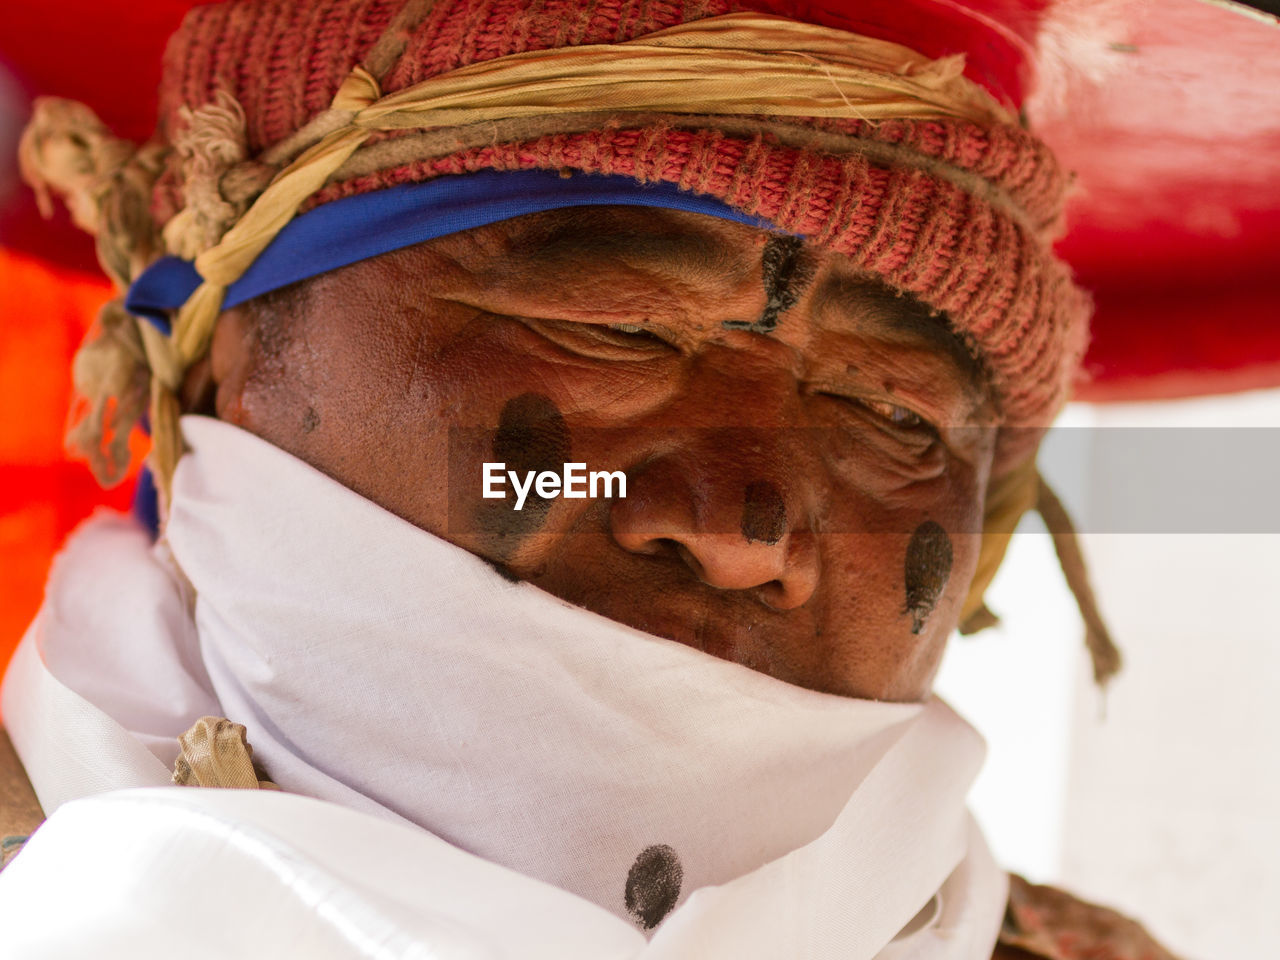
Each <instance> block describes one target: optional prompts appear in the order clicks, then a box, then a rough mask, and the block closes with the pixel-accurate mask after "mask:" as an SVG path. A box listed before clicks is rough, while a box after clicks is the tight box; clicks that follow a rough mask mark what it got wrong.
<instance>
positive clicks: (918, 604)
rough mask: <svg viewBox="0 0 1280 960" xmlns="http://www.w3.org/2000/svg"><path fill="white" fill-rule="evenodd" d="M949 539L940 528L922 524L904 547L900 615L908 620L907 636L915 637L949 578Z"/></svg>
mask: <svg viewBox="0 0 1280 960" xmlns="http://www.w3.org/2000/svg"><path fill="white" fill-rule="evenodd" d="M951 562H952V551H951V538H950V537H948V536H947V531H945V530H943V529H942V525H941V524H939V523H937V522H935V521H933V520H926V521H925V522H924V523H922V524H920V526H918V527H916V531H915V533H913V534H912V535H911V542H910V543H909V544H907V560H906V564H905V570H904V574H905V579H906V588H907V605H906V607H905V609H904V611H903V612H904V613H907V614H909V615H910V616H911V632H912V633H919V632H920V631H921V630H923V629H924V622H925V620H927V619H928V617H929V614H931V613H932V612H933V608H934V607H935V606H936V605H937V603H938V598H939V597H941V596H942V591H943V589H944V588H945V587H946V585H947V581H948V580H949V579H950V578H951Z"/></svg>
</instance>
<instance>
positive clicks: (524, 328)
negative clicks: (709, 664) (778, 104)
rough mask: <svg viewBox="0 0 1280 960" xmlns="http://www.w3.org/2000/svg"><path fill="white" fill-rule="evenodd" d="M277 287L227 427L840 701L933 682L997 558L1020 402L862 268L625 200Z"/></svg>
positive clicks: (615, 615) (660, 629) (226, 389)
mask: <svg viewBox="0 0 1280 960" xmlns="http://www.w3.org/2000/svg"><path fill="white" fill-rule="evenodd" d="M274 302H275V303H277V304H279V303H282V302H284V303H288V304H289V305H290V307H289V309H288V311H287V313H288V315H287V316H275V317H272V316H264V315H263V314H264V312H265V310H264V308H258V309H255V310H246V309H238V310H233V311H228V312H227V313H225V314H224V315H223V317H222V318H221V320H220V322H219V326H218V329H217V332H216V334H215V338H214V346H213V350H212V354H211V369H212V373H213V378H214V381H215V382H216V383H217V385H218V392H217V400H216V409H217V413H218V415H219V416H220V417H222V418H223V419H226V420H229V421H231V422H233V423H236V424H239V425H240V426H242V427H245V428H246V429H248V430H250V431H252V432H254V433H256V434H258V435H260V436H262V437H263V438H265V439H266V440H268V441H270V442H272V443H274V444H276V445H277V446H279V447H281V448H283V449H285V450H287V451H289V452H290V453H293V454H294V455H296V456H298V457H300V458H301V459H303V460H305V461H308V462H309V463H311V464H313V465H314V466H316V467H318V468H319V469H320V470H322V471H324V472H325V473H327V474H329V475H330V476H332V477H333V478H335V479H336V480H338V481H339V482H341V483H343V484H344V485H346V486H348V487H350V488H351V489H353V490H355V491H357V492H358V493H360V494H362V495H364V496H365V497H367V498H368V499H370V500H373V501H374V502H376V503H379V504H381V505H382V506H384V507H385V508H387V509H388V510H390V511H392V512H393V513H396V514H398V515H399V516H401V517H403V518H404V519H406V520H408V521H410V522H411V523H414V524H416V525H417V526H419V527H421V528H422V529H424V530H427V531H430V532H431V533H434V534H437V535H439V536H441V537H444V538H445V539H447V540H450V541H452V542H453V543H456V544H458V545H459V546H461V547H463V548H465V549H467V550H469V551H471V552H472V553H475V554H477V555H479V556H481V557H484V558H486V559H488V560H490V561H491V562H493V563H494V564H495V565H497V566H498V567H499V569H500V570H501V571H503V572H504V573H506V574H507V575H510V576H514V577H519V578H521V579H524V580H528V581H529V582H531V583H533V584H536V585H537V586H538V587H540V588H542V589H544V590H547V591H548V592H550V593H552V594H555V595H557V596H560V597H563V598H565V599H566V600H569V601H571V602H573V603H576V604H579V605H581V606H583V607H585V608H587V609H589V610H593V611H595V612H597V613H600V614H602V615H603V616H606V617H609V618H610V619H613V620H616V621H619V622H621V623H624V624H628V625H630V626H633V627H636V628H638V629H640V630H644V631H646V632H649V633H652V634H656V635H659V636H664V637H669V638H671V639H673V640H677V641H679V642H681V643H685V644H689V645H690V646H693V647H696V648H698V649H700V650H704V651H706V652H707V653H711V654H714V655H716V656H719V657H724V658H726V659H729V660H733V661H736V662H739V663H742V664H744V665H746V666H749V667H751V668H753V669H756V670H760V671H763V672H764V673H767V674H770V675H772V676H774V677H777V678H779V679H782V680H785V681H788V682H791V683H795V684H799V685H801V686H805V687H809V688H812V689H816V690H823V691H828V692H833V693H839V694H845V695H851V696H859V697H867V698H875V699H885V700H916V699H920V698H922V697H924V696H925V695H926V694H927V692H928V690H929V686H930V684H931V682H932V678H933V674H934V672H935V671H936V668H937V665H938V662H939V659H940V657H941V653H942V649H943V645H944V643H945V641H946V638H947V636H948V635H949V633H950V632H951V631H952V629H954V627H955V625H956V621H957V618H958V616H959V608H960V604H961V602H962V601H963V599H964V595H965V593H966V589H967V586H968V583H969V580H970V578H971V576H972V573H973V570H974V566H975V563H976V559H977V552H978V546H979V537H978V536H977V535H976V532H975V531H977V530H979V529H980V527H981V515H982V501H983V495H984V492H985V488H986V481H987V473H988V470H989V468H990V463H991V455H992V447H993V438H994V430H991V429H973V428H974V427H989V426H990V425H991V423H992V413H991V409H992V405H991V402H990V399H989V397H988V395H987V391H986V387H985V386H984V381H983V377H982V374H981V371H980V369H979V368H978V366H977V365H976V364H975V363H974V362H973V361H972V360H971V359H970V358H969V357H968V355H967V354H966V353H965V352H964V350H963V348H962V347H961V346H960V345H959V343H958V342H957V341H956V340H955V339H954V338H953V337H952V335H951V334H950V333H948V332H947V331H946V329H945V324H944V322H943V321H942V320H940V319H938V318H931V317H929V316H928V312H927V310H925V309H924V308H923V307H921V306H920V305H919V304H916V303H914V302H912V301H910V300H908V299H905V298H899V297H895V296H894V295H893V294H892V293H890V292H887V291H886V290H885V289H884V288H883V287H881V286H879V285H878V284H876V283H875V282H874V281H872V280H869V279H868V278H866V277H865V276H859V275H858V274H856V273H855V272H853V271H852V269H851V268H850V267H849V266H848V263H847V261H846V260H845V259H844V258H843V257H842V256H840V255H838V254H833V253H829V252H826V251H823V250H820V249H818V248H816V247H811V246H808V245H805V244H803V243H801V242H800V241H798V240H796V239H794V238H788V237H779V236H775V235H773V234H769V233H766V232H763V231H760V230H756V229H753V228H750V227H746V226H742V225H738V224H733V223H729V222H725V221H721V220H717V219H713V218H708V217H702V216H698V215H694V214H685V213H678V212H673V211H664V210H652V209H637V208H626V207H600V208H590V209H585V210H573V211H557V212H553V213H548V214H539V215H535V216H530V217H522V218H519V219H516V220H511V221H507V222H504V223H501V224H497V225H494V226H491V227H486V228H482V229H478V230H472V231H468V232H466V233H461V234H456V235H453V236H449V237H445V238H442V239H440V240H436V241H432V242H429V243H426V244H422V245H419V246H416V247H412V248H408V249H405V250H401V251H398V252H396V253H392V254H387V255H384V256H382V257H378V258H376V259H373V260H368V261H364V262H362V263H358V264H355V265H352V266H350V267H346V268H344V269H342V270H338V271H334V272H332V273H329V274H326V275H323V276H320V277H318V278H316V279H315V280H313V281H310V282H308V283H307V284H306V285H305V286H304V287H301V288H299V290H298V291H297V293H296V295H292V296H286V297H278V298H276V300H275V301H274ZM496 461H501V462H504V463H505V464H506V467H507V469H513V470H517V471H518V472H519V473H520V474H521V475H524V474H525V473H526V472H527V471H530V470H534V471H542V470H550V471H554V472H556V473H561V472H562V468H563V464H564V463H565V462H571V461H576V462H582V463H585V464H586V469H587V470H588V471H615V470H620V471H624V472H625V474H626V477H627V495H626V497H625V498H619V497H616V496H615V497H614V498H612V499H604V498H596V499H566V498H563V497H559V498H552V499H544V498H539V497H538V496H537V495H536V494H535V493H531V494H530V496H529V499H528V500H527V501H526V502H525V504H524V506H523V509H521V510H519V511H517V510H515V509H514V506H515V497H514V495H511V496H510V497H509V498H508V499H507V500H506V501H501V500H494V499H485V498H483V497H482V491H483V483H482V481H483V469H482V464H483V463H485V462H496ZM505 489H506V490H508V491H510V489H511V483H510V482H509V481H508V482H507V483H506V486H505ZM317 522H323V518H317ZM431 575H432V574H431V571H426V570H424V571H423V576H431Z"/></svg>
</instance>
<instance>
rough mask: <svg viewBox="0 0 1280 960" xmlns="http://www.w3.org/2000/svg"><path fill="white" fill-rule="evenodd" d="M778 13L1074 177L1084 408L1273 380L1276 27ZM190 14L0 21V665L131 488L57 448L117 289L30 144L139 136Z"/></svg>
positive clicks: (864, 7) (175, 3) (831, 8)
mask: <svg viewBox="0 0 1280 960" xmlns="http://www.w3.org/2000/svg"><path fill="white" fill-rule="evenodd" d="M765 3H766V4H769V5H771V6H772V7H773V8H775V9H776V10H777V12H780V13H787V12H790V13H793V14H794V15H798V16H811V17H812V18H813V19H815V20H816V21H818V22H824V23H827V24H829V25H832V26H838V27H843V28H846V29H850V30H856V31H859V32H862V33H867V34H871V35H874V36H880V37H882V38H884V39H888V40H893V41H896V42H900V43H904V44H906V45H908V46H912V47H914V48H916V49H918V50H920V51H921V52H923V53H926V54H928V55H930V56H941V55H944V54H948V53H956V52H964V53H966V54H967V57H968V60H967V68H966V73H967V74H968V75H969V77H970V78H971V79H973V80H975V81H977V82H979V83H982V84H983V85H984V86H986V87H987V88H988V89H989V90H991V92H992V93H993V94H995V95H996V96H997V97H998V98H999V99H1001V100H1003V101H1005V102H1006V103H1014V104H1018V103H1022V104H1023V106H1024V108H1025V110H1026V113H1027V115H1028V117H1029V119H1030V121H1031V124H1032V126H1033V128H1034V129H1036V130H1037V131H1038V132H1039V133H1040V134H1041V136H1043V137H1044V138H1045V139H1046V140H1048V141H1049V142H1050V143H1051V144H1052V145H1053V146H1054V147H1055V149H1056V150H1057V152H1058V155H1059V156H1060V157H1061V159H1062V161H1063V163H1064V164H1065V165H1066V166H1067V167H1068V168H1070V169H1072V170H1074V171H1075V172H1076V175H1077V182H1078V185H1079V189H1078V190H1077V192H1076V193H1075V195H1074V197H1073V199H1072V201H1071V204H1070V208H1069V223H1070V227H1071V229H1070V232H1069V234H1068V235H1067V236H1066V237H1065V238H1064V239H1063V240H1062V241H1061V243H1060V245H1059V248H1060V251H1061V253H1062V254H1063V256H1064V257H1065V258H1066V259H1067V260H1068V262H1070V263H1071V264H1072V265H1073V267H1074V268H1075V271H1076V273H1077V275H1078V277H1079V278H1080V281H1081V282H1082V284H1083V285H1084V286H1085V287H1087V288H1088V289H1090V290H1092V291H1093V293H1094V296H1095V300H1096V305H1097V312H1096V317H1095V322H1094V335H1093V343H1092V346H1091V347H1090V350H1089V354H1088V357H1087V358H1086V363H1085V373H1086V375H1087V380H1086V381H1085V382H1084V383H1082V384H1081V385H1080V388H1079V390H1078V394H1077V395H1078V397H1079V398H1081V399H1084V400H1094V401H1110V400H1140V399H1159V398H1171V397H1181V396H1191V395H1196V394H1205V393H1223V392H1230V391H1237V390H1245V389H1252V388H1257V387H1268V386H1276V385H1280V322H1277V321H1278V320H1280V271H1277V269H1276V260H1277V256H1276V252H1277V250H1278V249H1280V242H1278V241H1280V27H1278V26H1277V23H1276V21H1275V18H1273V17H1271V16H1269V15H1267V14H1264V13H1260V12H1258V11H1255V10H1251V9H1249V8H1248V7H1244V6H1241V5H1239V4H1233V3H1228V2H1221V0H1163V2H1162V3H1160V4H1158V5H1156V4H1151V3H1147V2H1144V0H765ZM194 5H195V4H194V3H193V2H190V0H128V2H125V0H58V2H55V3H48V2H35V0H29V2H17V3H9V4H8V5H6V7H5V9H4V11H3V13H0V24H2V25H3V29H2V30H0V111H3V115H0V316H2V317H3V322H4V326H3V328H2V332H0V417H2V419H0V478H2V480H0V482H2V483H3V503H4V513H3V518H2V519H0V550H3V551H4V557H5V569H6V571H7V572H8V576H6V577H4V578H0V658H3V657H4V656H5V655H7V651H8V649H9V648H10V647H11V646H12V644H13V643H14V642H16V640H17V638H18V635H19V633H20V632H21V630H22V628H23V627H24V626H25V624H26V623H27V621H28V620H29V619H30V617H31V616H32V614H33V613H34V611H35V609H36V607H37V606H38V604H39V599H40V594H41V587H42V584H43V580H44V576H45V572H46V569H47V566H48V562H49V559H50V557H51V556H52V553H53V551H54V550H55V549H56V547H57V545H58V544H59V543H60V542H61V540H62V538H63V537H64V536H65V535H66V533H67V531H68V530H69V529H70V527H71V526H72V525H73V524H74V523H75V522H76V521H77V520H79V518H80V517H82V516H83V515H84V514H85V513H87V512H88V511H89V509H91V507H92V506H93V505H94V504H96V503H102V502H112V503H114V504H116V505H122V504H124V503H126V502H127V500H128V496H129V491H128V489H127V485H126V489H121V490H117V491H114V492H109V493H106V494H104V493H102V492H101V491H99V490H97V488H96V486H95V485H94V483H93V480H92V478H91V477H90V475H89V473H88V470H87V469H86V468H85V467H84V466H83V465H80V464H74V463H70V462H68V461H67V460H66V459H65V457H64V454H63V453H62V445H61V434H62V430H63V427H64V423H65V411H66V407H67V395H68V391H69V387H70V381H69V367H70V359H71V355H72V353H73V352H74V350H75V347H76V345H77V344H78V342H79V339H80V337H81V336H82V334H83V332H84V330H85V329H87V327H88V325H89V323H90V322H91V321H92V318H93V315H94V313H95V312H96V309H97V306H98V305H99V304H100V303H101V302H103V301H104V300H106V299H107V297H109V296H110V295H111V291H110V289H109V288H108V286H107V284H106V282H105V281H104V280H102V279H101V275H100V274H99V272H98V270H97V266H96V262H95V259H94V255H93V245H92V241H91V240H90V238H88V237H87V236H85V235H84V234H81V233H80V232H79V231H77V230H76V229H75V228H74V227H72V225H71V223H70V221H69V219H68V218H67V217H66V215H65V213H62V212H60V213H59V214H58V215H57V216H56V217H55V218H54V219H53V220H52V221H44V220H42V219H40V217H39V215H38V213H37V211H36V208H35V203H34V198H33V196H32V195H31V193H30V192H29V191H27V190H26V189H25V188H22V187H21V186H20V185H19V184H18V182H17V172H16V168H15V166H16V165H15V162H14V149H13V148H14V145H15V142H16V136H17V131H18V130H19V129H20V128H21V125H22V123H23V122H24V121H25V118H26V114H27V112H28V110H29V101H30V98H31V97H33V96H36V95H40V94H46V95H54V96H62V97H69V98H72V99H76V100H81V101H83V102H85V103H87V104H89V105H90V106H91V107H92V108H93V109H94V110H95V111H96V112H97V113H98V115H99V116H100V117H101V118H102V119H103V120H104V121H105V122H106V123H107V125H108V126H110V127H111V128H112V129H113V130H114V131H115V132H116V133H117V134H119V135H121V136H125V137H128V138H130V139H132V140H135V141H138V142H141V141H142V140H145V139H146V138H147V136H148V135H149V134H150V132H151V129H152V126H153V124H154V116H155V102H156V95H155V94H156V87H157V85H158V83H159V77H160V56H161V51H162V50H163V48H164V43H165V40H166V38H167V37H168V35H169V34H170V33H172V32H173V30H174V29H175V28H176V27H177V25H178V23H179V21H180V20H181V18H182V15H183V14H184V13H185V11H186V10H187V9H189V8H190V7H191V6H194ZM753 5H754V4H753ZM6 73H7V74H8V76H7V77H5V76H4V74H6ZM6 83H7V86H8V89H4V88H3V87H4V86H5V84H6ZM1032 89H1034V91H1035V92H1034V93H1033V94H1032V96H1031V97H1030V98H1029V99H1027V98H1025V94H1026V93H1027V91H1028V90H1032Z"/></svg>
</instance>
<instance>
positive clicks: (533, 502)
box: [476, 393, 572, 554]
mask: <svg viewBox="0 0 1280 960" xmlns="http://www.w3.org/2000/svg"><path fill="white" fill-rule="evenodd" d="M571 446H572V445H571V443H570V440H569V428H568V427H567V426H566V425H565V422H564V417H563V416H561V414H560V411H559V410H558V409H557V408H556V405H555V404H554V403H552V402H551V399H550V398H549V397H546V396H544V395H543V394H540V393H524V394H521V395H520V396H518V397H513V398H512V399H510V400H508V401H507V402H506V404H504V405H503V407H502V413H501V415H500V416H499V417H498V429H497V430H496V431H495V432H494V435H493V447H492V450H493V460H494V462H497V463H504V464H506V466H505V467H504V468H503V469H504V472H505V471H508V470H514V471H515V472H516V473H517V474H519V476H520V477H521V479H522V481H523V478H524V477H525V476H526V475H527V474H528V473H529V472H530V471H532V472H533V473H534V474H535V475H536V474H538V473H541V472H543V471H544V470H546V471H551V472H552V473H556V474H559V473H562V472H563V470H564V465H565V463H567V462H568V461H569V460H570V459H571V457H570V450H571ZM505 489H506V491H507V494H508V495H507V499H506V500H503V501H501V502H495V501H485V502H484V503H482V505H481V507H480V510H479V512H478V513H477V515H476V524H477V526H478V527H479V528H480V530H481V532H483V533H487V534H492V535H494V536H496V537H498V538H499V539H500V540H501V539H505V538H519V537H523V536H527V535H528V534H530V533H533V532H534V531H536V530H538V529H539V528H540V527H541V526H542V525H543V523H545V522H546V519H547V512H548V511H549V510H550V508H551V501H550V500H548V499H546V498H544V497H540V496H538V493H537V490H536V489H532V488H531V489H530V491H529V495H528V498H527V499H526V500H525V502H524V507H523V509H521V510H516V509H515V494H514V493H513V492H512V490H511V484H510V483H507V484H506V487H505ZM514 546H515V544H514V543H511V542H509V541H508V542H507V543H505V544H502V543H499V544H495V545H494V548H495V550H497V552H499V553H501V554H505V553H506V552H508V551H509V550H510V549H511V548H513V547H514Z"/></svg>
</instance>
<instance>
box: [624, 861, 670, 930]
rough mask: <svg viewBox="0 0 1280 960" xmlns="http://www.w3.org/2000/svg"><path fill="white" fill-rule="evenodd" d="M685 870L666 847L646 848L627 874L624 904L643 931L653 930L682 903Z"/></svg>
mask: <svg viewBox="0 0 1280 960" xmlns="http://www.w3.org/2000/svg"><path fill="white" fill-rule="evenodd" d="M683 880H684V868H683V867H682V866H680V858H679V857H678V856H676V852H675V851H674V850H672V849H671V848H670V847H669V846H667V845H666V844H665V843H656V844H654V845H653V846H651V847H645V848H644V849H643V850H641V851H640V855H639V856H638V857H636V862H635V863H633V864H632V865H631V869H630V870H629V871H627V886H626V889H625V891H624V893H623V903H624V904H625V906H626V908H627V913H629V914H631V916H632V918H633V919H634V920H635V922H636V923H637V924H639V925H640V927H641V928H642V929H645V930H652V929H653V928H654V927H656V926H657V925H658V924H659V923H661V922H662V918H663V917H665V916H666V915H667V914H668V913H670V912H671V908H672V907H674V906H675V905H676V901H677V900H679V899H680V883H681V881H683Z"/></svg>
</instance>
